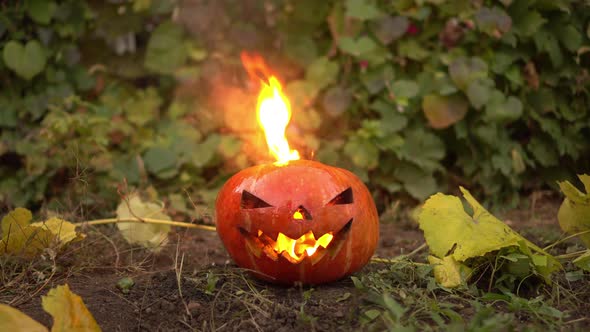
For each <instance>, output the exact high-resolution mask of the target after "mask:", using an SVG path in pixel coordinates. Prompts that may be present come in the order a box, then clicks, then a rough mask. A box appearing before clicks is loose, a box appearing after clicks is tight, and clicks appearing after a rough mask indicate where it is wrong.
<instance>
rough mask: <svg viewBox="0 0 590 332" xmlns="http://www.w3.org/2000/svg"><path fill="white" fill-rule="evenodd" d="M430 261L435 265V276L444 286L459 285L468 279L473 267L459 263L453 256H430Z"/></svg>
mask: <svg viewBox="0 0 590 332" xmlns="http://www.w3.org/2000/svg"><path fill="white" fill-rule="evenodd" d="M428 262H429V263H430V264H431V265H432V266H433V272H434V278H435V279H436V281H437V282H438V283H439V284H440V285H441V286H443V287H447V288H455V287H459V286H461V285H463V284H465V282H466V281H467V279H468V278H469V274H470V273H471V271H472V269H471V268H469V267H468V266H466V265H464V264H461V263H458V262H457V261H456V260H455V259H454V258H453V257H452V256H446V257H443V258H442V259H440V258H438V257H435V256H428Z"/></svg>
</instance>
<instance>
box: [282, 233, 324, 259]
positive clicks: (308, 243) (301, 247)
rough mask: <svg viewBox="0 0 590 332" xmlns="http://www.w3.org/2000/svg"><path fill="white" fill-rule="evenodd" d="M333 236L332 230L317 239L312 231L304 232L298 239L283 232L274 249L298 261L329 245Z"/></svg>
mask: <svg viewBox="0 0 590 332" xmlns="http://www.w3.org/2000/svg"><path fill="white" fill-rule="evenodd" d="M333 238H334V235H332V232H330V233H326V234H324V235H322V236H320V238H319V239H317V240H316V239H315V236H314V235H313V232H312V231H309V232H307V233H305V234H303V235H302V236H301V237H300V238H298V239H296V240H295V239H292V238H290V237H288V236H286V235H285V234H283V233H279V235H278V236H277V241H276V243H275V244H274V246H273V249H274V250H275V251H276V252H277V253H279V254H283V255H285V254H286V255H287V256H288V257H286V258H290V260H292V261H294V262H297V263H298V262H300V261H302V260H303V259H304V258H305V257H310V256H312V255H313V254H315V252H316V251H317V250H318V248H319V247H322V248H326V247H328V245H329V244H330V242H332V239H333Z"/></svg>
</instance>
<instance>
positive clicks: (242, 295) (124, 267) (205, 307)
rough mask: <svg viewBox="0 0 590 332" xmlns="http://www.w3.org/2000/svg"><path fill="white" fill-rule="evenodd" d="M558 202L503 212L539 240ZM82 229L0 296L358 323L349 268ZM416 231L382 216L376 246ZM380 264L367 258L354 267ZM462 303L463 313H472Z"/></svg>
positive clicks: (200, 317)
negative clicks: (272, 261) (54, 296)
mask: <svg viewBox="0 0 590 332" xmlns="http://www.w3.org/2000/svg"><path fill="white" fill-rule="evenodd" d="M558 207H559V200H558V199H556V198H555V197H541V200H539V201H536V202H535V206H534V207H533V208H531V207H527V208H523V209H519V210H515V211H511V212H509V213H507V214H505V215H504V216H503V217H504V218H505V220H507V222H508V223H510V224H511V226H512V227H514V228H516V229H519V230H521V231H522V232H524V233H525V235H529V236H528V237H529V238H530V239H531V240H533V241H535V242H537V244H539V245H545V244H547V243H550V242H549V241H553V240H554V239H555V238H559V236H560V231H559V228H558V226H557V220H556V217H555V216H556V215H557V209H558ZM86 232H87V233H88V235H89V236H88V238H87V239H85V240H84V241H82V242H80V243H77V244H75V245H73V246H72V247H70V248H69V249H68V252H67V253H66V254H65V255H62V256H61V258H59V259H58V261H57V262H56V263H55V266H57V269H55V270H54V273H53V274H50V272H49V271H50V269H48V268H46V269H45V270H43V269H42V268H38V267H37V268H35V269H29V270H28V271H27V272H26V273H25V275H23V276H20V278H22V280H21V283H20V286H19V287H14V288H9V289H7V291H6V292H4V291H3V292H2V293H3V294H0V303H9V304H11V305H13V306H16V307H17V308H19V309H21V310H23V311H24V312H25V313H27V314H29V315H30V316H32V317H33V318H35V319H37V320H38V321H40V322H41V323H43V324H45V325H47V326H51V318H50V316H49V315H48V314H46V313H45V312H44V311H43V310H42V308H41V299H40V295H44V294H46V292H47V290H48V289H49V288H51V287H54V286H57V285H60V284H64V283H68V284H69V285H70V287H71V289H72V290H73V291H74V292H75V293H77V294H78V295H80V296H81V297H82V298H83V299H84V302H85V303H86V305H87V307H88V309H89V310H90V312H91V313H92V314H93V315H94V317H95V319H96V320H97V322H98V324H99V325H100V326H101V327H102V329H103V330H104V331H187V330H198V331H201V330H206V331H209V330H221V331H295V330H302V329H304V330H318V331H349V330H356V329H362V326H361V323H362V322H361V318H360V316H361V312H360V310H361V309H360V308H361V305H362V304H363V303H364V301H365V300H366V295H365V294H364V293H362V292H361V291H359V290H358V289H357V288H356V287H355V285H354V284H353V282H352V280H351V279H350V278H344V279H343V280H341V281H338V282H335V283H331V284H327V285H321V286H314V287H305V286H294V287H283V286H276V285H272V284H267V283H264V282H261V281H258V280H256V279H254V278H252V277H251V276H250V275H249V274H248V273H246V272H244V271H241V270H240V269H239V268H238V267H237V266H235V265H234V264H233V263H232V262H231V259H230V257H229V256H228V255H227V253H226V252H225V249H224V248H223V246H222V244H221V241H220V240H219V239H218V237H217V234H215V233H214V232H206V231H195V230H178V231H177V232H175V233H173V234H172V235H171V236H170V242H169V243H168V244H167V245H166V246H165V247H164V248H163V249H162V251H160V252H159V253H150V252H148V251H146V250H143V249H141V248H136V247H132V246H129V245H127V244H125V242H124V241H123V240H122V239H121V238H120V236H119V235H118V233H117V232H116V230H115V229H114V228H112V227H105V226H102V227H97V228H93V229H88V230H86ZM550 238H551V239H550ZM423 241H424V240H423V237H422V233H421V231H420V230H419V229H418V228H417V226H416V225H415V223H414V222H413V221H411V220H409V219H407V220H402V221H399V220H398V221H397V222H390V223H383V224H382V225H381V238H380V245H379V248H378V250H377V253H376V256H378V257H384V258H393V257H396V256H398V255H400V254H407V253H409V252H411V251H412V250H414V249H415V248H417V247H419V246H420V245H421V244H422V243H423ZM425 254H426V252H421V253H420V254H418V255H417V256H416V257H415V259H416V260H418V261H424V256H425ZM385 265H386V263H379V262H371V263H369V264H368V265H367V266H366V267H365V268H364V269H363V270H361V271H359V272H358V273H356V274H355V275H356V276H362V275H363V274H366V273H367V272H369V271H375V270H378V269H383V268H384V266H385ZM39 270H41V271H39ZM123 277H130V278H132V279H133V280H134V281H135V285H134V286H133V287H131V288H130V289H129V292H128V293H124V292H122V291H121V290H120V289H118V288H117V282H118V280H120V279H121V278H123ZM24 285H27V286H24ZM586 300H588V298H586ZM586 302H587V301H586ZM470 310H471V308H466V309H465V310H463V311H462V313H464V314H465V315H472V314H473V312H470ZM580 310H585V311H581V312H579V313H578V314H577V315H576V314H574V315H573V318H576V317H577V318H580V317H582V318H583V317H585V313H584V312H587V310H590V306H588V305H586V307H585V308H584V307H581V309H580ZM582 320H583V319H582Z"/></svg>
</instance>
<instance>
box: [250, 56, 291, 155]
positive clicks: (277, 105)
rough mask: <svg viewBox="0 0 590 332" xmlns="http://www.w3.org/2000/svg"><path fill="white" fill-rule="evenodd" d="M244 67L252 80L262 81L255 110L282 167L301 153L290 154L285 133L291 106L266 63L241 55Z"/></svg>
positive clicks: (257, 58) (270, 146)
mask: <svg viewBox="0 0 590 332" xmlns="http://www.w3.org/2000/svg"><path fill="white" fill-rule="evenodd" d="M241 56H242V63H243V64H244V67H245V68H246V71H247V72H248V74H249V75H250V77H251V78H252V79H256V80H258V81H260V86H261V89H260V93H259V94H258V103H257V106H256V115H257V119H258V124H259V125H260V126H261V127H262V129H263V130H264V135H265V137H266V143H267V145H268V148H269V151H270V153H271V154H272V155H273V157H274V158H275V159H276V160H277V161H276V163H277V164H279V165H283V164H286V163H288V162H289V161H290V160H297V159H299V152H297V150H291V148H290V147H289V142H288V141H287V138H286V137H285V130H286V129H287V125H288V124H289V121H290V120H291V104H290V103H289V99H288V98H287V97H286V96H285V94H284V93H283V87H282V85H281V83H280V82H279V80H278V79H277V78H276V77H275V76H274V75H272V74H271V73H270V70H269V69H268V66H267V65H266V63H265V62H264V59H262V57H260V56H258V55H251V54H248V53H246V52H242V54H241Z"/></svg>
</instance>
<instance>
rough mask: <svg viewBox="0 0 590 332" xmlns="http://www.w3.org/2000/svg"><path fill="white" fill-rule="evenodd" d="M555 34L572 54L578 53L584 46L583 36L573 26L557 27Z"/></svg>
mask: <svg viewBox="0 0 590 332" xmlns="http://www.w3.org/2000/svg"><path fill="white" fill-rule="evenodd" d="M555 33H556V34H557V38H558V39H559V41H560V42H561V43H562V44H563V46H565V48H567V49H568V50H569V51H570V52H576V51H578V49H579V48H580V47H581V46H582V34H581V33H580V32H579V31H578V30H577V29H576V28H575V27H574V26H573V25H566V26H557V27H555Z"/></svg>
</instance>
